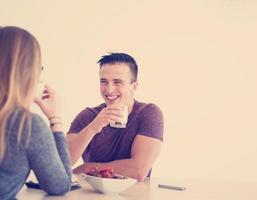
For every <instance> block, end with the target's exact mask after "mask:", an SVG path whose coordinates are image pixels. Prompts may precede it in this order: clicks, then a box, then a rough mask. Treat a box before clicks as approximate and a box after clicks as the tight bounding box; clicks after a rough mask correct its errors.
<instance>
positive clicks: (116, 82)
mask: <svg viewBox="0 0 257 200" xmlns="http://www.w3.org/2000/svg"><path fill="white" fill-rule="evenodd" d="M114 83H115V84H117V85H121V84H122V82H121V81H115V82H114Z"/></svg>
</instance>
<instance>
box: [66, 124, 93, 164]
mask: <svg viewBox="0 0 257 200" xmlns="http://www.w3.org/2000/svg"><path fill="white" fill-rule="evenodd" d="M95 134H96V131H94V129H92V128H91V126H90V124H89V125H88V126H86V127H85V128H84V129H82V130H81V131H80V132H79V133H78V134H77V133H69V134H68V135H67V136H66V140H67V143H68V148H69V152H70V157H71V164H72V165H74V164H75V163H76V162H77V161H78V159H79V158H80V157H81V155H82V153H83V152H84V151H85V149H86V148H87V146H88V144H89V143H90V141H91V140H92V138H93V137H94V136H95Z"/></svg>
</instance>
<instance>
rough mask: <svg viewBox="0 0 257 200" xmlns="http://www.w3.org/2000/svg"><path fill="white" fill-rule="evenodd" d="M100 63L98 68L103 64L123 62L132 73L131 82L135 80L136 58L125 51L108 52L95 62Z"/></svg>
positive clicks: (136, 70)
mask: <svg viewBox="0 0 257 200" xmlns="http://www.w3.org/2000/svg"><path fill="white" fill-rule="evenodd" d="M97 63H98V64H99V65H100V69H101V67H102V66H103V65H105V64H115V63H125V64H128V66H129V68H130V71H131V73H132V82H134V81H136V80H137V74H138V66H137V63H136V60H135V59H134V58H133V57H132V56H130V55H128V54H126V53H110V54H108V55H104V56H102V57H101V59H100V60H98V62H97Z"/></svg>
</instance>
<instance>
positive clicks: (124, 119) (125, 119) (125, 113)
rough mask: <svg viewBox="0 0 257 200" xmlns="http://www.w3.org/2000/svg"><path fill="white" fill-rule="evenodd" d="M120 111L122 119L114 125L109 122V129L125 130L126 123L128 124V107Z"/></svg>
mask: <svg viewBox="0 0 257 200" xmlns="http://www.w3.org/2000/svg"><path fill="white" fill-rule="evenodd" d="M121 110H122V112H123V117H122V118H121V120H120V121H118V122H115V123H112V122H111V123H110V126H111V127H114V128H126V125H127V122H128V106H123V107H122V109H121Z"/></svg>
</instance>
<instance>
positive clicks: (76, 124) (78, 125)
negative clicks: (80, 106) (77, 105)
mask: <svg viewBox="0 0 257 200" xmlns="http://www.w3.org/2000/svg"><path fill="white" fill-rule="evenodd" d="M94 118H95V115H94V113H93V112H92V111H91V110H90V109H89V108H86V109H84V110H83V111H81V112H80V113H79V114H78V115H77V116H76V117H75V119H74V120H73V121H72V122H71V125H70V129H69V131H68V133H67V134H69V133H79V132H80V131H81V130H82V129H83V128H85V127H86V126H87V125H88V124H89V123H90V122H91V121H93V119H94Z"/></svg>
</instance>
